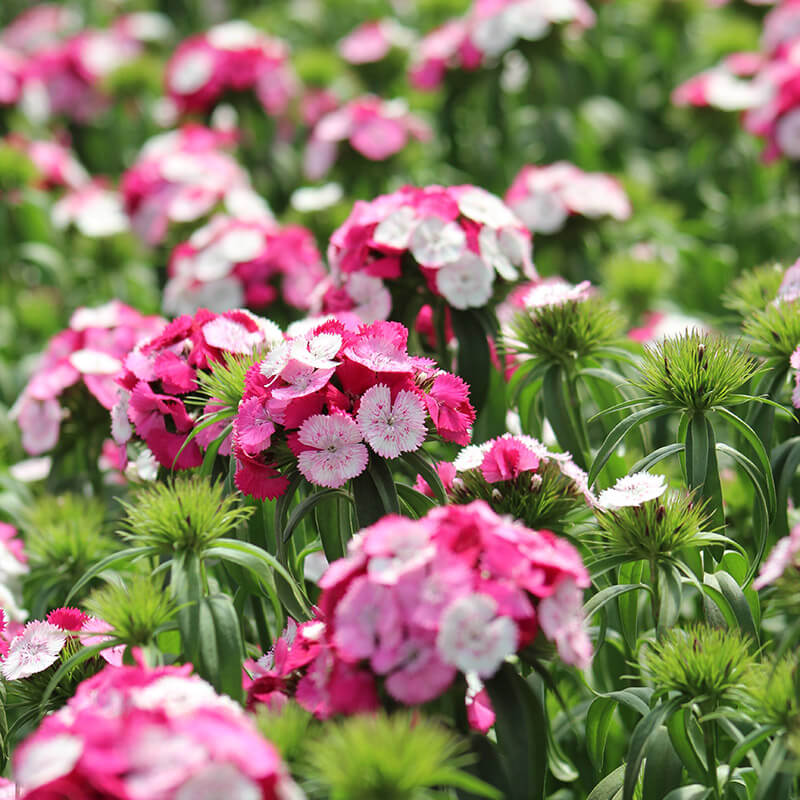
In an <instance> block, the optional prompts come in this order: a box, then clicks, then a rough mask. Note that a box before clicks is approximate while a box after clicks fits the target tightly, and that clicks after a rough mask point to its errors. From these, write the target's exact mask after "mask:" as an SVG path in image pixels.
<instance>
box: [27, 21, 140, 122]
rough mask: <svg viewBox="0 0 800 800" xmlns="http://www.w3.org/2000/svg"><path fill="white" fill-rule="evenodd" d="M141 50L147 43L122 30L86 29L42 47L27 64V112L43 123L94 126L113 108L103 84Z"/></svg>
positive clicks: (30, 57) (113, 28)
mask: <svg viewBox="0 0 800 800" xmlns="http://www.w3.org/2000/svg"><path fill="white" fill-rule="evenodd" d="M140 52H141V43H140V42H139V41H137V40H136V39H135V38H133V37H132V36H131V35H130V33H129V32H128V31H126V30H125V29H124V28H119V27H112V28H108V29H106V30H94V29H85V30H82V31H81V32H80V33H78V34H76V35H74V36H71V37H69V38H66V39H64V40H62V41H58V42H54V43H51V44H48V45H46V46H44V47H41V48H38V49H36V50H35V51H34V52H32V53H31V54H30V55H29V56H28V60H27V63H26V65H25V70H24V75H23V85H22V97H21V100H20V102H21V105H22V108H23V110H24V111H25V112H26V113H27V114H28V116H30V117H32V118H33V119H34V120H35V121H37V122H42V121H45V120H47V119H49V118H50V117H52V116H56V115H58V116H64V117H67V118H68V119H72V120H76V121H77V122H89V121H90V120H92V119H93V118H95V117H96V116H97V115H98V114H99V113H100V112H101V111H102V110H103V109H104V108H105V107H106V105H107V104H108V99H109V98H108V97H107V96H106V94H105V93H104V91H103V90H102V81H103V80H104V79H105V78H106V77H107V76H108V75H110V74H111V73H112V72H113V71H114V70H115V69H118V68H119V67H121V66H123V65H125V64H128V63H130V62H131V61H132V60H133V59H134V58H136V57H137V56H138V55H139V53H140Z"/></svg>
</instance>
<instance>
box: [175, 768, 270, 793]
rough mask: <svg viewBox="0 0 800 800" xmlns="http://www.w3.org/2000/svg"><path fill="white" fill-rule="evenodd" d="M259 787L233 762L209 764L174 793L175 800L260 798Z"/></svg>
mask: <svg viewBox="0 0 800 800" xmlns="http://www.w3.org/2000/svg"><path fill="white" fill-rule="evenodd" d="M262 796H263V795H262V792H261V787H260V786H258V784H256V783H253V781H251V780H250V778H248V777H247V776H246V775H242V773H241V772H240V771H239V770H238V769H237V768H236V767H235V766H234V765H233V764H210V765H209V766H207V767H206V768H205V769H203V770H202V771H200V772H197V773H195V774H194V775H192V777H191V778H189V780H188V781H186V783H184V784H183V786H181V787H180V789H178V791H177V792H176V793H175V795H174V797H175V800H220V799H221V798H223V797H224V798H225V800H260V799H261V797H262Z"/></svg>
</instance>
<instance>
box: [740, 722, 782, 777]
mask: <svg viewBox="0 0 800 800" xmlns="http://www.w3.org/2000/svg"><path fill="white" fill-rule="evenodd" d="M780 729H781V726H780V725H759V726H758V727H757V728H756V729H755V730H754V731H750V733H749V734H748V735H747V736H745V737H744V739H742V741H741V742H739V743H738V744H737V745H736V747H734V749H733V750H732V751H731V755H730V758H729V759H728V768H729V769H730V771H731V772H733V770H735V769H736V767H738V766H739V764H741V763H742V761H743V760H744V759H745V758H746V757H747V755H748V753H750V751H752V750H755V748H757V747H758V746H759V745H760V744H761V743H762V742H765V741H766V740H767V739H769V737H770V736H774V735H775V734H776V733H778V732H779V731H780Z"/></svg>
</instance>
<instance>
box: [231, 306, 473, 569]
mask: <svg viewBox="0 0 800 800" xmlns="http://www.w3.org/2000/svg"><path fill="white" fill-rule="evenodd" d="M407 337H408V331H407V330H406V328H405V327H404V326H403V325H401V324H400V323H396V322H375V323H372V324H371V325H355V326H347V325H345V324H343V323H341V322H338V321H328V322H325V323H323V324H321V325H319V326H318V327H316V328H314V329H312V330H311V331H310V332H309V333H307V334H304V335H297V336H290V337H287V338H286V339H285V340H284V341H282V342H280V343H278V344H276V345H275V346H273V347H272V348H271V349H270V350H269V352H268V353H267V356H266V358H264V359H263V360H261V361H259V362H257V363H255V364H254V365H253V366H252V367H250V369H249V370H248V372H247V374H246V377H245V385H244V394H243V397H242V400H241V403H240V404H239V408H238V411H237V414H236V417H235V419H234V423H233V455H234V458H235V462H236V471H235V482H236V485H237V486H238V487H239V489H240V490H241V491H242V492H243V493H244V494H246V495H249V496H251V497H254V498H256V499H259V500H266V499H274V498H280V500H279V503H278V506H277V508H276V512H277V517H276V520H277V529H278V530H277V534H278V539H279V540H278V541H277V546H278V548H279V550H280V548H281V546H282V543H283V540H284V539H287V540H288V537H289V536H290V535H291V533H292V530H293V529H294V528H295V527H296V525H297V523H298V522H299V521H300V518H301V517H302V515H303V514H304V513H305V512H306V511H309V510H311V508H312V507H313V506H315V505H317V504H318V503H319V502H320V501H321V500H323V499H331V500H337V501H338V500H342V501H344V502H350V501H351V500H352V501H353V502H354V509H355V516H356V521H357V523H358V525H359V527H363V526H365V525H368V524H371V523H372V522H375V521H376V520H377V519H379V518H380V517H381V516H383V515H384V514H386V513H390V512H398V511H399V510H400V505H399V500H398V495H397V489H396V486H395V482H394V478H393V476H392V473H391V470H390V468H389V466H388V464H389V462H392V461H397V460H399V459H405V460H406V461H408V462H409V471H411V474H412V475H413V474H415V473H416V472H419V471H420V469H425V467H426V462H425V459H424V458H423V456H422V450H421V448H422V446H423V444H424V443H425V442H426V441H428V440H430V439H432V438H438V439H440V440H445V441H451V442H456V443H458V444H464V445H465V444H468V443H469V440H470V436H471V426H472V423H473V421H474V419H475V412H474V410H473V408H472V405H471V404H470V402H469V388H468V387H467V385H466V384H465V383H464V382H463V381H462V380H461V379H460V378H458V377H456V376H454V375H451V374H449V373H447V372H444V371H442V370H440V369H438V368H437V366H436V364H435V362H433V361H431V360H430V359H425V358H418V357H414V356H411V355H409V353H408V351H407V348H406V341H407ZM420 465H421V467H420ZM412 470H413V471H412ZM428 472H429V473H432V474H435V473H433V471H432V470H430V469H429V470H428ZM348 484H349V486H350V487H351V489H352V494H348V493H347V492H345V491H343V489H344V487H346V486H347V485H348ZM303 485H305V486H306V487H310V488H311V490H312V492H313V494H312V496H311V497H309V498H307V500H306V501H304V503H303V504H301V506H300V507H298V509H296V511H295V512H294V513H293V515H292V517H291V518H290V519H289V520H288V522H287V521H286V518H285V516H286V512H287V511H288V508H289V504H290V502H291V500H292V497H293V495H294V494H295V493H296V492H297V491H298V489H300V487H301V486H303ZM437 488H438V491H439V495H440V497H442V498H443V492H442V490H441V486H440V485H439V486H438V487H437ZM345 510H346V511H347V514H346V515H345V516H349V509H347V508H345ZM345 527H346V526H345ZM345 535H346V534H345ZM323 544H325V541H324V540H323ZM326 549H327V548H326ZM330 554H331V555H340V554H341V548H339V552H333V551H331V553H330Z"/></svg>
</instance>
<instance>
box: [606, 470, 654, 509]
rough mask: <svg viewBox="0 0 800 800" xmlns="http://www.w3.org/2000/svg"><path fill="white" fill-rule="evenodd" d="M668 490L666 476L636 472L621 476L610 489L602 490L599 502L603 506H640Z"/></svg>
mask: <svg viewBox="0 0 800 800" xmlns="http://www.w3.org/2000/svg"><path fill="white" fill-rule="evenodd" d="M666 491H667V482H666V478H665V477H664V476H663V475H652V474H651V473H649V472H635V473H634V474H633V475H626V476H625V477H624V478H620V479H619V480H618V481H617V482H616V483H615V484H614V485H613V486H612V487H611V488H610V489H606V490H605V491H602V492H600V497H599V498H598V503H599V505H600V506H601V507H602V508H607V509H614V508H625V507H629V506H640V505H642V503H646V502H647V501H648V500H655V499H656V498H657V497H661V495H662V494H664V492H666Z"/></svg>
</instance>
